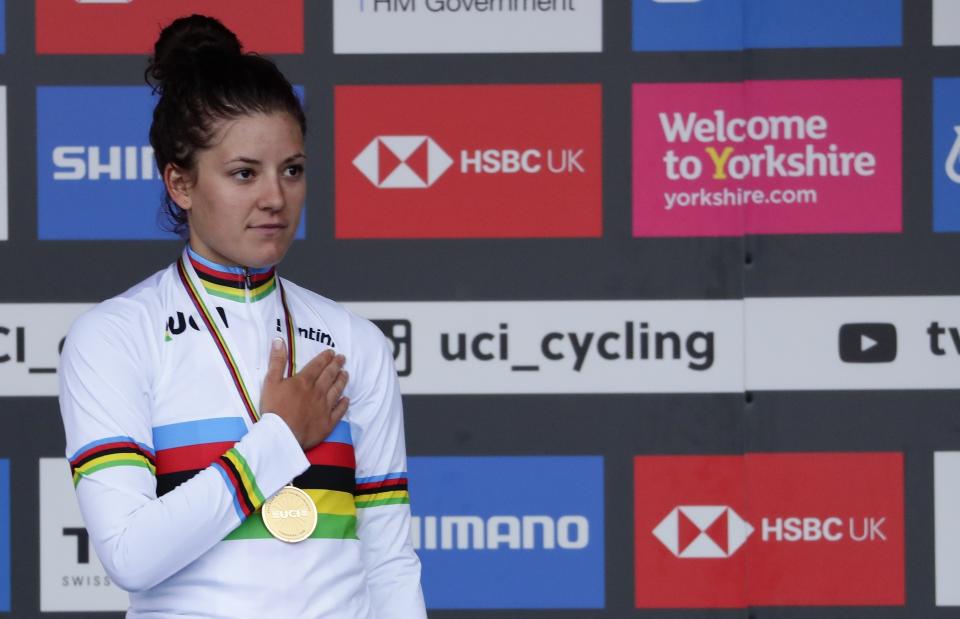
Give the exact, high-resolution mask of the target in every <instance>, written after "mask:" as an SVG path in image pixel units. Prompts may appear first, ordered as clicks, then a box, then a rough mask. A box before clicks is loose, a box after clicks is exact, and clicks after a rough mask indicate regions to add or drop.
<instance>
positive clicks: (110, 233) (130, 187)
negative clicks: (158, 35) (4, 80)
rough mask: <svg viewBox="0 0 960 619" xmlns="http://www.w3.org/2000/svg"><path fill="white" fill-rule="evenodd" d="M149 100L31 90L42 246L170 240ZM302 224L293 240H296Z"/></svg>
mask: <svg viewBox="0 0 960 619" xmlns="http://www.w3.org/2000/svg"><path fill="white" fill-rule="evenodd" d="M155 103H156V99H155V97H154V96H153V95H152V94H151V93H150V89H148V88H144V87H136V86H41V87H38V88H37V124H38V127H37V171H38V179H37V183H38V187H37V195H38V205H37V211H38V217H37V219H38V227H39V230H38V233H39V238H40V239H42V240H53V239H71V240H92V239H175V238H177V237H176V235H174V234H173V233H171V232H167V231H166V230H164V229H163V228H161V225H160V223H161V219H162V218H161V215H160V205H161V198H162V196H163V191H164V190H163V183H162V181H161V179H160V174H159V172H158V171H157V168H156V162H155V160H154V156H153V149H152V148H151V147H150V144H149V140H148V135H147V133H148V129H149V127H150V123H151V121H152V114H153V106H154V104H155ZM303 231H304V223H303V218H301V222H300V227H299V229H298V230H297V238H303Z"/></svg>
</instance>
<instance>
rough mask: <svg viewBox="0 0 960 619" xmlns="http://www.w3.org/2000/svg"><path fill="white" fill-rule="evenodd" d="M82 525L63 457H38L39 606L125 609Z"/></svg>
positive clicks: (44, 608) (73, 609)
mask: <svg viewBox="0 0 960 619" xmlns="http://www.w3.org/2000/svg"><path fill="white" fill-rule="evenodd" d="M129 605H130V601H129V596H128V595H127V593H126V592H125V591H123V590H122V589H120V588H118V587H117V586H116V585H115V584H114V583H113V581H111V580H110V577H109V576H107V573H106V571H105V570H104V569H103V565H101V563H100V560H99V559H98V558H97V555H96V553H95V552H94V551H93V547H92V546H91V545H90V540H89V539H88V537H87V531H86V529H85V528H84V526H83V518H82V517H81V515H80V507H79V506H78V505H77V495H76V493H75V492H74V489H73V482H72V478H71V476H70V465H69V464H68V463H67V460H66V458H40V610H41V611H42V612H45V613H46V612H64V611H66V612H77V611H97V610H126V609H127V607H128V606H129Z"/></svg>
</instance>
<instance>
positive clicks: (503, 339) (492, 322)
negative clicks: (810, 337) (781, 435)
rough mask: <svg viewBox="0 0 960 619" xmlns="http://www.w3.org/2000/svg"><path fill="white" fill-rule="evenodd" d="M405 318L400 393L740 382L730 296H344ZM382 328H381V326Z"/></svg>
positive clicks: (685, 388) (372, 311)
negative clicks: (393, 299) (376, 299)
mask: <svg viewBox="0 0 960 619" xmlns="http://www.w3.org/2000/svg"><path fill="white" fill-rule="evenodd" d="M348 306H349V307H350V309H351V310H353V311H355V312H357V313H358V314H360V315H361V316H364V317H366V318H369V319H371V320H373V321H374V322H382V321H384V320H392V321H396V320H400V319H402V320H406V321H408V325H407V327H406V328H407V330H406V331H405V332H404V333H405V334H406V335H407V336H408V337H409V339H408V340H406V342H407V343H404V342H399V343H398V342H395V351H397V354H398V355H399V354H400V351H403V350H405V347H406V346H409V349H410V350H411V354H410V357H409V358H406V357H404V358H399V357H398V359H397V361H398V369H400V368H405V369H406V373H404V372H403V371H401V378H400V388H401V390H402V391H403V393H405V394H443V393H448V394H456V393H461V394H463V393H670V392H695V393H703V392H738V391H743V374H742V372H743V353H742V344H743V332H742V328H743V322H742V321H743V315H742V312H741V310H742V303H741V302H739V301H530V302H524V301H518V302H414V303H350V304H348ZM389 335H390V334H388V336H389Z"/></svg>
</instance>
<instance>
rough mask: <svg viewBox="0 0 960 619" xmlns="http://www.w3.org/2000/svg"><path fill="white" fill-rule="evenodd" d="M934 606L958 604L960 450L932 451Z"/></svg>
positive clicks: (959, 580)
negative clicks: (934, 544) (934, 548)
mask: <svg viewBox="0 0 960 619" xmlns="http://www.w3.org/2000/svg"><path fill="white" fill-rule="evenodd" d="M933 502H934V507H933V521H934V537H935V539H936V560H935V565H936V583H937V587H936V591H937V594H936V595H937V606H960V587H958V586H957V583H960V451H938V452H935V453H934V454H933Z"/></svg>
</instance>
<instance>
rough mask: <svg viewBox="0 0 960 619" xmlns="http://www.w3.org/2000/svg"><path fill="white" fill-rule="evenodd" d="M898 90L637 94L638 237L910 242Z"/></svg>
mask: <svg viewBox="0 0 960 619" xmlns="http://www.w3.org/2000/svg"><path fill="white" fill-rule="evenodd" d="M900 92H901V84H900V80H896V79H860V80H810V81H800V80H798V81H747V82H745V83H727V84H719V83H717V84H635V85H634V87H633V118H634V125H633V214H634V219H633V232H634V236H636V237H664V236H666V237H683V236H737V235H742V234H819V233H875V232H900V231H901V227H902V209H901V204H902V192H901V182H902V181H901V138H902V136H901V131H900V127H901V98H900Z"/></svg>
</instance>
